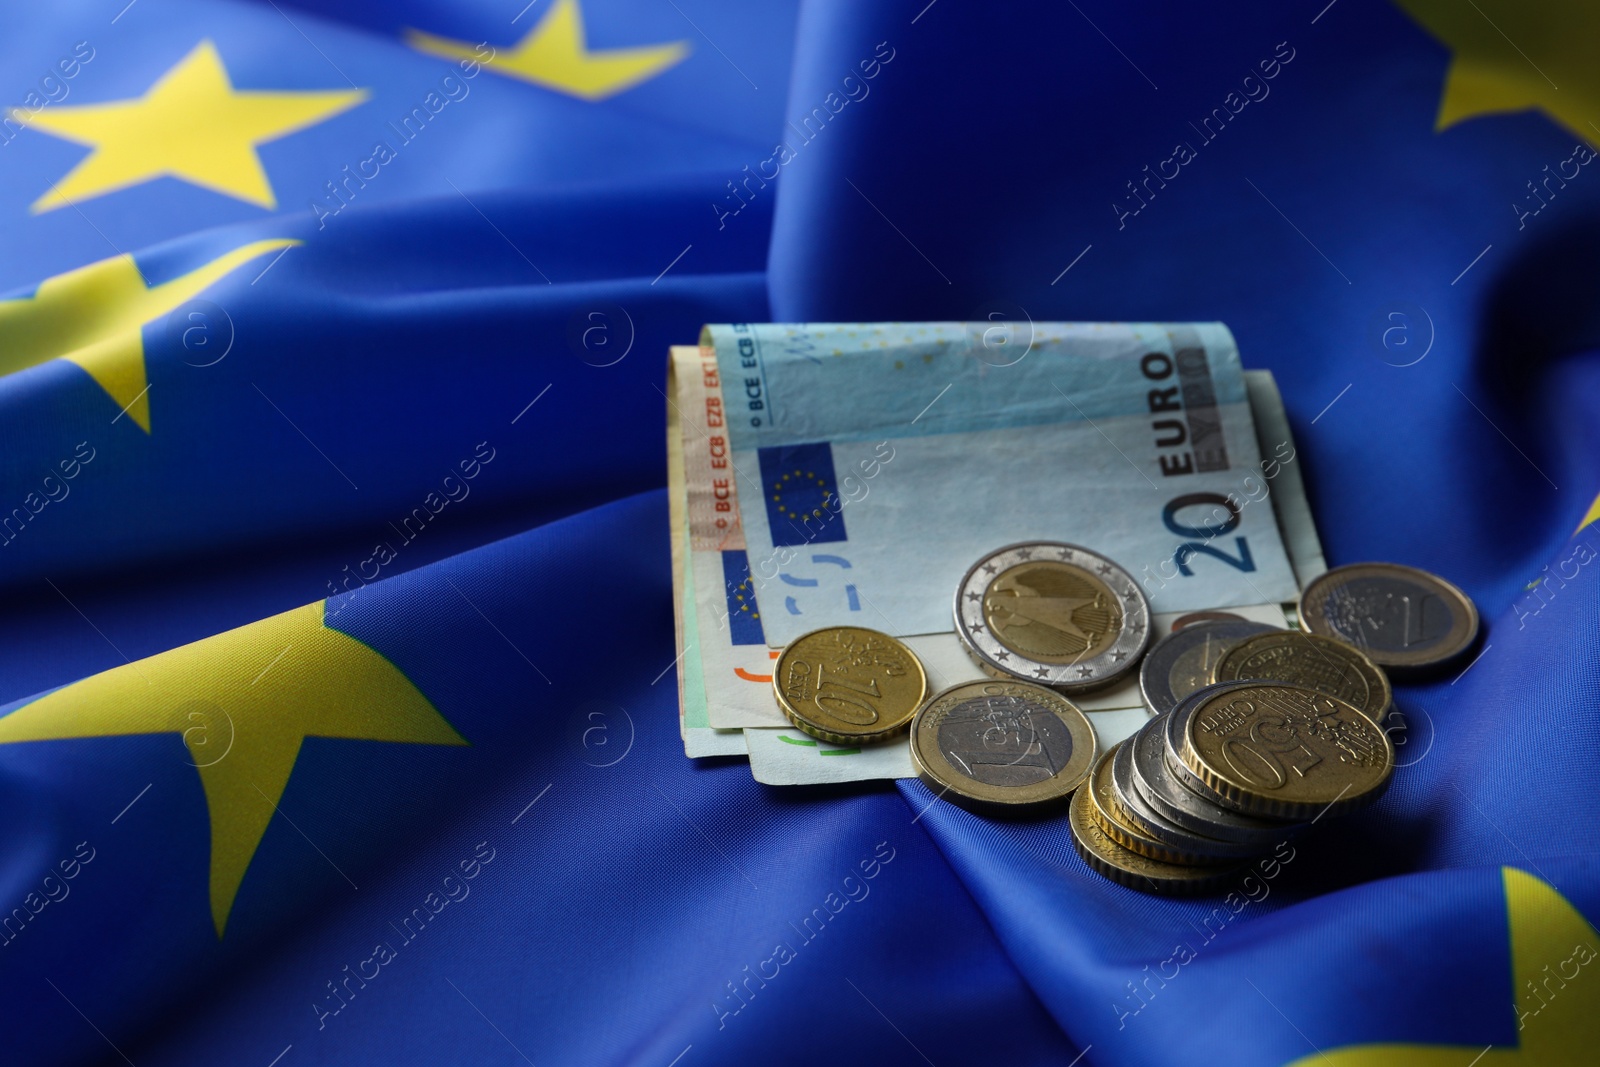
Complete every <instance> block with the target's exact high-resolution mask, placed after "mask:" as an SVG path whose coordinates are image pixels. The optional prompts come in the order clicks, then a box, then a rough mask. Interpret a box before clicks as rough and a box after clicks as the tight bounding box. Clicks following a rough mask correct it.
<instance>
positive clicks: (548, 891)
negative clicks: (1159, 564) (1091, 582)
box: [0, 0, 1600, 1067]
mask: <svg viewBox="0 0 1600 1067" xmlns="http://www.w3.org/2000/svg"><path fill="white" fill-rule="evenodd" d="M0 30H3V32H0V54H3V56H4V59H5V62H6V70H8V71H9V72H10V77H9V78H8V79H7V81H6V87H5V88H4V89H3V92H4V94H5V95H4V98H3V99H0V164H3V165H0V217H3V219H4V220H5V235H6V240H5V242H4V244H3V245H0V427H3V431H0V434H3V437H0V444H3V447H0V592H3V594H4V595H3V597H0V824H3V825H4V826H5V827H6V831H7V832H6V838H5V842H4V844H3V845H0V1003H3V1004H5V1005H6V1007H7V1009H8V1012H9V1014H8V1018H9V1020H10V1023H9V1025H8V1026H7V1027H6V1034H5V1039H4V1046H3V1047H4V1053H3V1055H0V1059H4V1061H5V1062H6V1063H15V1064H19V1065H24V1067H54V1065H77V1064H88V1063H131V1064H139V1065H140V1067H143V1065H145V1064H172V1065H188V1064H195V1065H201V1064H206V1065H209V1064H217V1063H242V1064H261V1065H263V1067H297V1065H302V1064H375V1065H376V1064H384V1065H411V1064H439V1063H472V1064H521V1063H538V1064H547V1063H616V1064H623V1063H627V1064H659V1065H662V1067H697V1065H701V1064H716V1063H742V1062H761V1063H794V1064H810V1063H817V1062H830V1061H838V1062H849V1063H873V1064H889V1063H907V1064H923V1063H937V1064H939V1067H951V1065H958V1064H969V1063H970V1064H979V1063H983V1064H988V1063H996V1062H1005V1063H1016V1064H1072V1063H1081V1064H1084V1065H1089V1064H1161V1063H1171V1062H1185V1061H1188V1060H1194V1061H1200V1062H1222V1063H1229V1064H1241V1065H1274V1067H1276V1065H1282V1064H1288V1063H1306V1064H1309V1063H1324V1062H1330V1063H1336V1064H1344V1065H1356V1064H1405V1063H1430V1064H1431V1063H1445V1062H1450V1063H1459V1064H1462V1065H1468V1064H1473V1063H1477V1064H1479V1065H1480V1067H1488V1065H1491V1064H1507V1063H1515V1062H1526V1063H1538V1064H1560V1063H1569V1064H1577V1063H1587V1062H1591V1061H1592V1060H1593V1058H1594V1051H1593V1050H1594V1049H1595V1048H1596V1047H1600V977H1597V976H1596V972H1595V971H1593V970H1591V969H1590V965H1591V964H1595V961H1596V957H1597V955H1600V933H1597V931H1596V929H1595V926H1594V924H1595V922H1596V920H1597V919H1600V860H1597V859H1596V857H1597V856H1600V830H1597V827H1600V800H1597V799H1596V791H1595V789H1594V786H1593V764H1594V753H1595V751H1596V748H1597V746H1600V720H1597V718H1596V715H1595V713H1594V695H1595V693H1596V691H1597V678H1596V657H1595V653H1594V650H1593V647H1592V645H1593V635H1594V634H1595V633H1596V632H1597V630H1600V584H1597V578H1596V571H1595V570H1594V569H1592V568H1591V567H1590V566H1589V564H1590V563H1591V562H1593V561H1594V560H1595V559H1596V556H1597V545H1600V538H1597V536H1596V531H1595V527H1594V525H1593V524H1594V522H1595V520H1596V519H1597V518H1600V500H1597V499H1596V493H1597V491H1600V431H1597V429H1596V428H1597V427H1600V356H1597V349H1600V323H1597V321H1596V316H1595V312H1594V306H1595V304H1594V299H1593V294H1594V292H1595V289H1596V285H1597V284H1600V252H1597V251H1596V249H1597V248H1600V243H1597V240H1596V237H1597V235H1600V177H1595V176H1592V175H1594V174H1595V172H1593V171H1590V170H1589V169H1588V168H1589V165H1590V164H1591V163H1592V162H1594V160H1595V145H1596V141H1597V139H1600V131H1597V130H1596V128H1595V125H1594V123H1595V122H1597V121H1600V118H1597V116H1600V79H1597V76H1596V74H1595V70H1596V67H1595V64H1594V62H1593V57H1592V51H1593V43H1592V42H1593V41H1594V40H1595V39H1596V38H1597V36H1600V9H1597V8H1596V7H1595V6H1594V5H1592V4H1588V5H1586V4H1579V3H1577V2H1575V0H1523V2H1520V3H1514V2H1512V0H1475V2H1474V3H1471V4H1457V3H1453V2H1450V0H1338V2H1333V3H1330V2H1329V0H1291V2H1289V3H1281V2H1278V3H1269V2H1267V0H1244V2H1241V3H1239V4H1234V5H1229V7H1228V8H1227V10H1226V11H1225V12H1224V11H1220V10H1218V9H1217V8H1216V7H1215V6H1211V5H1190V4H1173V3H1168V4H1155V5H1117V4H1112V3H1109V2H1106V0H1079V2H1077V3H1074V4H1064V5H1055V4H1048V5H1047V4H1037V5H1023V6H1021V7H1018V8H1017V9H1015V10H1008V11H1007V12H1006V14H1005V16H1004V17H1000V16H998V15H997V14H996V11H995V9H994V8H993V7H992V6H986V5H981V4H963V3H958V2H955V0H937V2H932V3H930V2H928V0H909V2H905V0H871V2H863V0H806V2H805V3H804V4H803V5H802V4H800V3H798V2H797V0H780V2H776V3H767V4H762V5H749V4H744V3H737V2H735V0H672V2H670V3H658V2H655V0H648V2H647V0H536V2H534V3H531V4H526V5H524V3H523V2H521V0H518V2H514V3H510V4H502V3H499V2H491V0H457V2H444V0H405V2H402V3H396V4H375V3H371V2H370V0H328V2H325V3H321V4H309V3H305V2H304V0H295V2H291V0H275V2H273V0H268V2H264V3H263V2H256V0H167V2H165V3H159V4H158V3H153V2H150V0H142V2H133V3H130V2H128V0H59V2H53V3H50V4H34V5H12V7H11V8H10V9H8V10H7V11H6V12H5V13H4V14H0ZM780 188H781V195H780ZM996 314H1001V315H1003V316H1005V317H1006V318H1007V320H1008V321H1022V320H1023V318H1024V316H1029V317H1033V318H1036V319H1040V320H1044V319H1054V320H1079V321H1099V320H1138V321H1189V320H1194V321H1199V320H1219V319H1220V320H1223V321H1226V322H1227V323H1228V324H1229V326H1230V327H1231V329H1232V331H1233V333H1234V335H1235V336H1236V337H1237V338H1238V340H1239V343H1240V347H1241V350H1242V352H1243V354H1244V360H1245V362H1246V364H1247V365H1250V366H1261V367H1266V368H1269V369H1271V370H1272V371H1273V372H1274V374H1275V376H1276V378H1277V381H1278V383H1279V385H1280V387H1281V389H1282V392H1283V396H1284V399H1285V401H1286V403H1287V406H1288V409H1289V413H1290V420H1291V422H1292V424H1293V430H1294V435H1295V438H1296V445H1297V448H1298V450H1299V455H1300V456H1301V457H1302V458H1303V460H1304V462H1305V463H1306V465H1307V467H1308V468H1309V470H1308V478H1307V482H1308V486H1309V492H1310V495H1311V498H1312V499H1311V503H1312V506H1313V509H1314V511H1315V513H1316V516H1317V519H1318V521H1319V525H1320V529H1321V533H1322V535H1323V541H1324V544H1325V547H1326V550H1327V552H1328V555H1329V557H1330V560H1331V561H1332V562H1334V563H1345V562H1353V561H1358V560H1364V559H1389V560H1396V561H1399V562H1403V563H1408V564H1415V565H1419V566H1422V567H1425V568H1428V569H1430V570H1433V571H1436V572H1439V573H1441V574H1444V575H1446V576H1448V577H1450V578H1451V579H1452V580H1454V581H1456V582H1457V583H1459V584H1460V585H1462V586H1463V587H1464V588H1465V589H1467V590H1468V591H1469V592H1470V593H1471V594H1472V596H1473V597H1474V598H1475V600H1476V601H1477V603H1478V604H1479V605H1480V607H1481V608H1482V611H1483V615H1484V618H1485V620H1486V625H1487V627H1488V634H1487V638H1486V641H1485V644H1484V646H1483V649H1482V651H1481V655H1480V656H1479V658H1478V659H1476V660H1474V661H1471V662H1469V663H1468V664H1465V665H1464V666H1463V668H1462V669H1461V671H1460V672H1459V673H1457V674H1456V675H1454V676H1451V677H1446V678H1443V679H1439V680H1437V681H1434V682H1430V683H1426V684H1420V683H1407V684H1401V685H1397V686H1396V690H1395V693H1396V702H1397V704H1398V705H1399V706H1400V707H1401V709H1402V710H1403V711H1404V714H1405V726H1404V728H1403V730H1400V731H1397V733H1396V734H1395V736H1394V740H1395V741H1396V742H1397V748H1398V750H1399V752H1400V763H1401V766H1400V768H1399V770H1398V772H1397V774H1396V778H1395V783H1394V786H1393V788H1392V789H1391V790H1390V792H1389V793H1388V794H1387V795H1386V797H1385V798H1384V799H1383V800H1382V801H1381V802H1380V803H1379V804H1378V805H1376V806H1375V807H1373V808H1371V809H1369V810H1367V811H1365V812H1363V813H1361V814H1359V815H1355V816H1352V817H1350V818H1348V819H1344V820H1341V821H1338V822H1334V821H1332V820H1325V821H1324V823H1323V824H1321V825H1318V826H1316V827H1314V828H1313V829H1312V830H1311V831H1309V832H1308V833H1306V834H1305V835H1304V836H1302V837H1300V838H1297V839H1295V840H1293V841H1290V842H1288V843H1286V844H1285V845H1284V846H1282V847H1281V848H1280V849H1279V850H1277V851H1276V852H1274V853H1273V854H1272V855H1271V856H1269V857H1267V858H1266V859H1263V860H1261V861H1258V862H1257V863H1256V864H1254V865H1253V866H1251V867H1250V868H1248V869H1246V870H1241V871H1240V872H1238V875H1237V879H1236V881H1234V882H1232V883H1230V888H1229V889H1228V890H1227V891H1225V892H1224V893H1221V894H1218V895H1215V896H1212V897H1206V898H1198V899H1192V900H1172V899H1164V898H1157V897H1152V896H1148V895H1145V894H1141V893H1138V892H1136V891H1133V890H1130V889H1125V888H1122V887H1120V886H1117V885H1113V884H1111V883H1109V882H1108V881H1106V880H1105V879H1103V878H1100V877H1099V876H1098V875H1096V874H1095V873H1094V872H1092V871H1090V870H1089V869H1088V868H1087V867H1086V866H1085V865H1084V864H1083V863H1082V862H1081V861H1080V860H1079V859H1078V857H1077V856H1076V854H1075V853H1074V852H1073V850H1072V848H1071V846H1070V843H1069V836H1068V830H1067V828H1066V827H1065V825H1064V823H1063V822H1062V821H1060V820H1053V819H1046V820H1039V821H1029V822H1011V821H1002V820H995V819H984V818H980V817H977V816H975V815H971V814H969V813H967V812H965V811H963V810H961V809H958V808H954V807H952V806H951V805H950V804H948V803H946V802H944V801H943V800H941V799H940V798H939V797H938V795H937V794H936V793H935V792H934V791H930V790H928V789H927V788H926V787H924V786H923V785H922V784H921V783H920V782H917V781H915V780H905V781H901V782H898V783H896V784H894V785H888V784H884V783H877V784H871V783H868V784H860V785H850V786H840V787H830V788H828V789H824V790H809V789H808V790H798V791H785V790H782V789H777V788H771V787H764V786H761V785H758V784H757V783H755V782H753V781H752V780H751V778H750V774H749V772H748V770H747V769H746V767H745V766H743V765H742V764H741V763H738V762H735V761H728V760H718V759H710V760H704V761H700V762H698V763H691V762H690V761H688V760H686V759H685V758H684V756H683V746H682V742H681V738H680V734H679V726H678V724H677V723H676V722H675V721H674V720H675V710H676V707H677V701H676V695H675V693H674V688H675V687H674V685H673V684H672V683H673V675H674V673H675V670H676V669H677V665H678V663H679V662H680V661H675V659H674V656H675V654H676V652H677V651H678V650H677V648H676V647H675V641H674V627H673V621H672V604H673V593H672V582H671V576H672V558H671V550H670V542H669V538H668V532H669V520H668V509H667V503H666V494H665V493H664V492H663V481H664V479H663V473H662V472H663V469H664V467H665V463H664V459H665V457H664V454H663V450H662V447H661V442H662V439H663V436H664V435H663V433H662V424H661V419H662V413H661V409H662V406H663V405H662V403H661V397H662V392H661V390H662V385H663V382H662V373H661V364H662V361H661V359H660V355H661V354H662V353H663V352H664V351H665V350H666V348H667V346H669V345H672V344H681V343H684V342H686V341H692V340H693V338H695V337H696V336H697V332H698V329H699V327H700V325H701V324H702V323H704V322H707V321H725V322H763V321H774V320H776V321H821V322H830V321H831V322H839V321H844V322H849V321H916V320H928V319H938V320H949V319H968V320H974V321H993V320H992V319H991V316H992V315H996ZM811 354H812V355H814V357H815V358H816V359H819V360H826V359H829V358H830V354H829V353H828V352H827V351H818V352H816V353H811ZM1028 358H1032V357H1028ZM1002 369H1003V368H996V372H997V373H998V372H999V371H1000V370H1002ZM895 371H896V373H900V372H904V373H906V374H907V376H908V380H909V376H910V375H911V374H912V373H919V368H917V367H914V366H907V367H903V368H896V369H895ZM923 384H926V383H921V384H919V385H918V389H919V390H920V389H921V388H922V386H923ZM943 384H944V383H943V382H933V383H932V387H931V388H930V389H928V390H927V392H928V395H933V394H934V392H935V391H936V390H937V389H938V388H939V387H941V386H942V385H943ZM1232 445H1233V442H1231V441H1230V442H1229V446H1230V447H1232ZM760 467H761V470H760V474H761V480H762V485H763V489H764V492H765V495H766V497H767V506H768V517H769V521H770V523H771V526H772V529H773V531H774V534H775V538H774V539H775V541H777V543H779V544H789V545H799V544H806V543H812V542H825V541H838V540H844V539H845V534H844V529H845V527H844V522H845V518H844V516H843V514H842V511H840V510H839V509H838V507H837V506H836V505H835V502H836V494H837V493H838V491H839V487H838V486H837V485H836V484H835V481H834V472H833V469H832V465H831V455H830V453H829V451H828V449H827V448H826V446H818V445H812V446H801V447H800V448H797V449H793V450H789V451H787V452H786V453H785V454H784V455H783V456H782V457H781V459H780V458H779V457H778V456H777V455H774V457H773V458H772V459H771V460H770V461H769V458H768V457H767V456H766V455H763V456H762V457H761V463H760ZM774 496H775V497H776V498H777V499H775V500H774V499H772V498H773V497H774ZM1085 506H1086V507H1092V506H1095V503H1094V501H1085ZM830 508H832V510H831V511H830ZM851 521H852V522H854V521H856V520H855V519H854V518H852V519H851ZM787 538H793V540H785V539H787ZM988 547H993V546H976V547H975V551H974V558H976V556H977V555H978V554H979V553H981V551H982V550H983V549H985V548H988ZM731 555H732V553H728V554H725V556H724V567H725V568H729V567H732V568H733V569H732V570H726V569H725V571H724V575H723V577H724V579H727V578H728V577H730V576H739V575H743V574H747V573H748V572H747V571H746V570H745V569H744V568H742V567H738V566H736V561H734V560H730V559H729V556H731ZM758 567H759V564H758ZM740 580H741V581H744V579H743V578H741V579H740ZM741 587H742V586H740V585H738V584H736V585H735V586H734V588H735V589H738V588H741ZM697 591H698V592H701V593H707V592H708V593H709V595H711V596H712V597H713V598H715V597H716V589H715V585H714V582H712V583H711V585H710V589H709V590H708V589H707V588H706V587H705V586H703V585H702V586H699V587H697ZM730 618H733V619H734V620H735V621H734V625H735V626H740V625H745V623H743V622H739V621H738V618H739V616H738V613H730ZM748 621H749V622H754V620H753V619H751V620H748ZM746 636H749V634H748V633H746ZM757 639H759V638H757ZM756 658H757V657H756V656H755V655H752V656H751V659H752V660H755V659H756ZM757 665H758V666H759V664H757ZM740 669H741V670H742V671H743V672H744V673H743V674H742V675H741V677H743V678H744V679H745V680H746V681H748V683H749V684H750V685H751V686H752V687H758V686H762V685H767V684H770V683H769V680H768V679H767V678H766V676H764V675H760V674H757V673H754V672H753V671H752V670H751V664H750V663H748V662H747V663H743V664H742V665H741V668H740ZM751 691H752V692H753V691H755V690H754V689H752V690H751ZM1507 709H1513V711H1514V713H1513V714H1508V713H1507ZM706 732H707V733H710V732H711V731H710V729H709V728H707V730H706ZM719 737H721V738H722V739H723V740H731V742H732V743H733V744H738V743H741V742H740V735H738V734H731V735H726V736H723V735H719ZM793 747H794V751H795V752H797V753H801V754H807V753H809V752H811V751H812V750H810V749H806V748H804V745H803V742H799V743H796V745H795V746H793ZM1595 965H1596V966H1600V964H1595ZM809 1020H824V1022H823V1023H812V1022H809Z"/></svg>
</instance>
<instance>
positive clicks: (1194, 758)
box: [1182, 682, 1394, 819]
mask: <svg viewBox="0 0 1600 1067" xmlns="http://www.w3.org/2000/svg"><path fill="white" fill-rule="evenodd" d="M1182 759H1183V764H1184V766H1186V767H1188V768H1189V770H1190V771H1192V772H1193V773H1194V774H1195V775H1196V776H1197V777H1198V778H1199V779H1200V781H1201V782H1203V783H1204V784H1205V786H1206V788H1207V789H1208V790H1209V791H1211V792H1212V793H1214V794H1215V795H1216V796H1217V798H1218V799H1219V800H1220V801H1221V802H1222V803H1224V804H1226V805H1227V806H1229V807H1231V808H1234V809H1235V810H1237V811H1242V812H1245V813H1246V814H1250V815H1265V816H1270V817H1273V818H1280V819H1315V818H1319V817H1320V816H1321V815H1322V814H1323V813H1324V812H1327V811H1330V810H1331V811H1335V812H1339V811H1346V810H1349V809H1351V808H1356V807H1359V806H1361V805H1363V804H1367V803H1370V802H1371V801H1373V800H1376V799H1377V798H1378V797H1379V796H1381V795H1382V793H1383V790H1384V789H1385V788H1386V787H1387V786H1388V784H1389V779H1390V776H1391V775H1392V774H1393V773H1394V746H1393V745H1392V744H1391V743H1390V741H1389V735H1388V734H1386V733H1384V732H1383V730H1382V729H1381V728H1380V727H1379V726H1378V724H1377V723H1375V722H1373V721H1372V720H1371V719H1370V718H1368V717H1367V716H1366V714H1364V713H1363V712H1362V711H1361V710H1360V709H1359V708H1357V707H1355V706H1354V705H1352V704H1349V703H1346V702H1345V701H1343V700H1340V699H1339V698H1338V697H1332V696H1329V695H1328V694H1326V693H1319V692H1317V691H1316V690H1313V689H1305V688H1302V687H1300V686H1293V685H1283V684H1278V683H1267V682H1263V683H1260V684H1255V685H1241V686H1240V687H1239V688H1236V689H1229V690H1227V691H1226V692H1222V693H1218V694H1217V695H1215V696H1212V697H1209V698H1207V699H1205V700H1203V701H1201V702H1200V703H1198V704H1197V705H1196V706H1195V707H1194V711H1193V713H1192V714H1190V715H1189V717H1188V721H1187V723H1186V724H1185V726H1184V738H1183V753H1182Z"/></svg>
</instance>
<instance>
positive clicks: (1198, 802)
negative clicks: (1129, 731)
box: [1128, 719, 1294, 850]
mask: <svg viewBox="0 0 1600 1067" xmlns="http://www.w3.org/2000/svg"><path fill="white" fill-rule="evenodd" d="M1165 730H1166V720H1164V719H1163V720H1156V721H1152V722H1150V723H1149V724H1148V725H1146V726H1145V727H1144V729H1142V730H1140V731H1139V732H1138V733H1136V734H1134V735H1133V737H1132V738H1130V739H1129V740H1128V745H1129V753H1130V755H1131V757H1132V760H1133V788H1134V790H1135V791H1136V792H1137V793H1138V794H1139V795H1140V796H1141V797H1143V798H1144V800H1145V802H1146V803H1148V804H1149V805H1150V806H1151V807H1152V808H1154V809H1155V810H1156V811H1158V812H1160V813H1161V814H1162V815H1164V816H1165V817H1166V818H1167V820H1168V821H1169V822H1172V823H1176V824H1177V825H1179V826H1181V827H1183V828H1184V829H1186V830H1192V831H1194V832H1195V833H1197V834H1204V835H1205V836H1207V837H1214V838H1217V839H1218V840H1221V841H1232V842H1234V843H1236V844H1239V845H1243V846H1246V847H1248V848H1250V849H1253V850H1259V849H1263V848H1268V847H1270V846H1272V845H1274V844H1276V843H1277V842H1279V841H1282V840H1283V839H1284V838H1285V837H1287V836H1288V835H1289V834H1291V833H1293V832H1294V828H1293V827H1292V826H1289V825H1286V824H1284V823H1281V822H1273V821H1271V820H1268V819H1257V818H1253V817H1251V816H1249V815H1240V814H1239V813H1238V812H1236V811H1230V810H1229V809H1227V808H1224V807H1221V806H1220V805H1217V804H1213V803H1212V802H1211V801H1209V800H1207V799H1205V797H1203V796H1201V795H1200V794H1199V793H1196V792H1194V791H1193V790H1192V789H1189V788H1187V787H1186V786H1184V785H1183V783H1182V782H1180V781H1178V779H1177V777H1176V776H1175V775H1174V774H1173V772H1172V770H1171V769H1170V768H1169V767H1168V766H1167V761H1166V757H1165V751H1166V746H1167V739H1166V737H1165V736H1163V734H1164V731H1165Z"/></svg>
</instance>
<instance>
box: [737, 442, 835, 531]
mask: <svg viewBox="0 0 1600 1067" xmlns="http://www.w3.org/2000/svg"><path fill="white" fill-rule="evenodd" d="M758 459H759V461H760V464H761V497H762V501H763V503H765V504H766V507H767V523H768V524H769V525H770V526H771V527H772V543H773V544H774V545H777V546H780V547H791V546H794V545H814V544H823V543H826V542H829V541H844V540H847V535H846V534H845V528H844V502H843V499H842V498H841V497H840V496H839V485H838V480H837V479H836V478H835V477H834V473H833V446H832V445H831V444H829V443H828V442H827V441H823V442H820V443H815V444H798V445H778V446H774V447H771V448H763V449H760V450H759V452H758Z"/></svg>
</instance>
